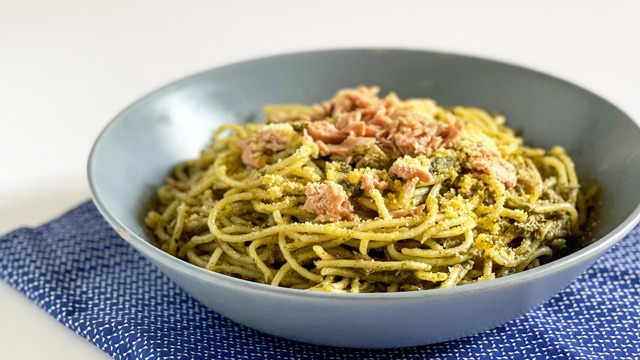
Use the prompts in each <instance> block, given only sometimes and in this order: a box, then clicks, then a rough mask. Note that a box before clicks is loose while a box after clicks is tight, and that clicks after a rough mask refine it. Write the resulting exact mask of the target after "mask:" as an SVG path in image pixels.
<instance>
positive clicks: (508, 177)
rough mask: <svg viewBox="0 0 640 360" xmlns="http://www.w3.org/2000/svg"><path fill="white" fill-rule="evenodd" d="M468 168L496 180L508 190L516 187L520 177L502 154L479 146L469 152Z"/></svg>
mask: <svg viewBox="0 0 640 360" xmlns="http://www.w3.org/2000/svg"><path fill="white" fill-rule="evenodd" d="M468 154H469V157H470V159H469V162H468V166H469V168H471V169H472V170H475V171H478V172H481V173H484V174H487V175H489V176H492V177H494V178H496V179H497V180H498V181H500V182H501V183H503V184H504V185H505V186H506V187H507V188H512V187H514V186H515V185H516V183H517V181H518V177H517V175H516V169H515V167H514V166H513V165H512V164H510V163H509V162H508V161H506V160H505V159H503V158H502V156H501V155H500V152H498V151H497V150H493V149H491V148H489V147H487V146H484V145H477V146H475V147H473V148H471V150H469V152H468Z"/></svg>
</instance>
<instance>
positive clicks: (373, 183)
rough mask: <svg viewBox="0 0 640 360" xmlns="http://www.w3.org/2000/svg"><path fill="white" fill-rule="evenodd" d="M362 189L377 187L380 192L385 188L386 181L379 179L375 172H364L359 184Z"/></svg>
mask: <svg viewBox="0 0 640 360" xmlns="http://www.w3.org/2000/svg"><path fill="white" fill-rule="evenodd" d="M360 188H361V189H362V190H365V191H366V190H371V189H377V190H378V191H380V192H382V191H383V190H384V189H386V188H387V182H386V181H384V180H381V179H380V177H379V176H378V175H377V174H376V173H366V174H365V175H363V176H362V185H360Z"/></svg>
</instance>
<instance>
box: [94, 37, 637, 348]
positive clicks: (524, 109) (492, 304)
mask: <svg viewBox="0 0 640 360" xmlns="http://www.w3.org/2000/svg"><path fill="white" fill-rule="evenodd" d="M360 84H364V85H379V86H380V87H381V89H382V91H381V92H382V93H383V94H385V93H386V92H388V91H395V92H396V93H397V94H398V95H399V96H400V97H401V98H408V97H430V98H434V99H436V100H437V101H438V102H439V103H440V104H442V105H445V106H446V105H457V104H460V105H473V106H478V107H482V108H485V109H488V110H490V111H498V112H501V113H504V114H505V115H506V117H507V119H508V124H509V125H510V126H512V127H514V128H517V129H520V130H522V132H523V134H524V138H525V140H526V141H527V143H528V144H531V145H534V146H540V147H545V148H549V147H551V146H553V145H555V144H559V145H562V146H564V147H565V148H566V149H567V151H568V153H569V155H570V156H571V157H572V158H573V159H574V161H575V163H576V168H577V172H578V174H579V176H581V178H582V182H583V183H585V184H586V185H589V184H593V183H597V184H598V185H599V186H600V187H601V194H602V204H601V207H600V215H599V216H600V219H599V224H598V226H597V230H596V236H597V240H596V241H595V242H593V243H592V244H591V245H589V246H587V247H585V248H583V249H581V250H579V251H577V252H575V253H572V254H570V255H568V256H566V257H563V258H561V259H558V260H555V261H553V262H551V263H549V264H546V265H543V266H540V267H538V268H535V269H533V270H528V271H525V272H522V273H518V274H515V275H511V276H507V277H504V278H500V279H496V280H492V281H487V282H482V283H476V284H469V285H463V286H459V287H454V288H450V289H436V290H428V291H419V292H404V293H377V294H330V293H318V292H310V291H304V290H294V289H287V288H278V287H273V286H269V285H262V284H258V283H253V282H249V281H244V280H239V279H236V278H232V277H229V276H225V275H220V274H217V273H213V272H210V271H206V270H204V269H201V268H198V267H196V266H194V265H191V264H189V263H187V262H184V261H182V260H179V259H177V258H175V257H172V256H170V255H168V254H166V253H164V252H163V251H161V250H159V249H158V248H156V247H154V246H153V245H152V244H151V241H152V240H151V239H150V238H149V236H148V235H147V233H146V232H145V229H144V226H143V217H144V214H145V212H146V211H147V210H148V208H147V206H148V204H149V200H150V198H151V197H152V196H153V194H154V191H155V188H156V187H157V186H159V185H160V184H161V183H162V182H163V179H164V177H165V176H166V175H167V174H168V173H169V171H170V169H171V168H172V167H173V166H174V165H176V164H177V163H178V162H180V161H183V160H186V159H188V158H193V157H196V156H198V154H199V150H200V149H201V148H203V147H204V146H205V145H206V144H207V143H208V141H209V140H210V136H211V133H212V131H213V130H214V129H215V128H217V127H218V126H219V125H221V124H222V123H225V122H234V121H236V122H241V121H246V120H247V119H259V118H260V117H261V108H262V106H263V105H264V104H268V103H292V102H297V103H315V102H319V101H322V100H324V99H328V98H330V97H331V96H332V95H333V94H334V93H335V91H336V90H338V89H340V88H344V87H353V86H357V85H360ZM88 175H89V182H90V185H91V190H92V193H93V199H94V201H95V203H96V205H97V207H98V208H99V210H100V212H101V213H102V214H103V215H104V217H105V218H106V219H107V220H108V221H109V223H110V224H111V225H112V226H113V227H114V228H115V229H116V230H117V232H118V233H119V234H120V235H121V236H122V237H123V238H124V239H125V240H126V241H128V242H129V243H130V244H131V245H132V246H133V247H134V248H135V249H136V250H138V251H140V252H141V253H142V254H143V255H144V256H145V257H147V258H148V259H149V260H151V261H152V262H153V263H154V264H155V265H157V266H158V267H159V268H160V269H161V270H162V271H163V272H164V273H165V274H166V275H168V276H169V277H170V278H171V279H172V280H173V281H175V282H176V283H177V284H178V285H179V286H180V287H182V288H183V289H184V290H186V291H187V292H188V293H190V294H191V295H192V296H193V297H195V298H196V299H198V300H199V301H201V302H202V303H203V304H205V305H206V306H208V307H209V308H211V309H213V310H214V311H216V312H218V313H220V314H221V315H224V316H226V317H228V318H230V319H232V320H234V321H236V322H238V323H241V324H244V325H247V326H249V327H251V328H254V329H257V330H261V331H264V332H267V333H269V334H273V335H276V336H281V337H285V338H289V339H294V340H299V341H304V342H309V343H315V344H323V345H333V346H344V347H365V348H384V347H403V346H413V345H423V344H430V343H436V342H441V341H446V340H451V339H455V338H459V337H463V336H468V335H472V334H474V333H477V332H480V331H483V330H486V329H490V328H493V327H496V326H498V325H501V324H503V323H505V322H507V321H510V320H512V319H515V318H517V317H519V316H521V315H523V314H525V313H526V312H527V311H530V310H531V309H533V308H534V307H536V306H537V305H539V304H541V303H542V302H544V301H546V300H548V299H549V298H551V297H552V296H553V295H554V294H556V293H558V292H559V291H560V290H561V289H563V288H564V287H566V286H567V285H568V284H569V283H570V282H571V281H572V280H573V279H574V278H575V277H576V276H577V275H578V274H580V273H581V272H582V271H584V270H585V269H586V268H587V267H589V266H590V265H591V264H592V263H593V262H594V261H595V260H596V259H598V258H599V257H600V256H602V255H603V254H604V253H605V252H606V251H607V250H608V249H609V248H610V247H611V246H613V245H614V244H615V243H616V242H617V241H618V240H620V239H621V238H622V237H623V236H624V235H625V234H626V233H627V232H629V231H630V230H631V229H632V228H633V226H634V225H635V224H636V223H637V222H638V220H639V218H640V206H639V204H640V186H638V184H640V129H639V128H638V126H637V125H636V124H635V123H634V122H633V121H632V120H631V119H630V118H629V117H628V116H627V115H625V114H624V113H623V112H622V111H620V110H619V109H617V108H616V107H615V106H614V105H612V104H610V103H609V102H607V101H606V100H604V99H602V98H601V97H599V96H597V95H594V94H593V93H591V92H589V91H587V90H585V89H582V88H580V87H578V86H575V85H573V84H570V83H568V82H566V81H563V80H560V79H557V78H554V77H551V76H548V75H545V74H542V73H540V72H536V71H532V70H528V69H524V68H521V67H517V66H513V65H508V64H504V63H500V62H496V61H490V60H484V59H478V58H474V57H468V56H460V55H452V54H444V53H436V52H427V51H413V50H395V49H350V50H330V51H317V52H305V53H297V54H287V55H280V56H274V57H268V58H263V59H257V60H251V61H246V62H241V63H237V64H233V65H229V66H224V67H220V68H217V69H213V70H209V71H205V72H202V73H199V74H196V75H193V76H190V77H187V78H185V79H182V80H179V81H177V82H175V83H172V84H170V85H168V86H165V87H163V88H161V89H159V90H157V91H155V92H153V93H151V94H149V95H147V96H145V97H143V98H141V99H140V100H138V101H136V102H135V103H133V104H132V105H131V106H129V107H128V108H127V109H126V110H124V111H123V112H122V113H120V114H119V115H118V116H117V117H116V118H115V119H114V120H113V121H112V122H111V123H110V124H109V125H108V126H107V127H106V128H105V129H104V131H103V132H102V133H101V134H100V136H99V138H98V139H97V141H96V143H95V145H94V147H93V150H92V152H91V155H90V159H89V167H88Z"/></svg>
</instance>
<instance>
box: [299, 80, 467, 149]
mask: <svg viewBox="0 0 640 360" xmlns="http://www.w3.org/2000/svg"><path fill="white" fill-rule="evenodd" d="M379 91H380V89H379V88H377V87H371V88H367V87H363V86H361V87H358V88H355V89H346V90H343V91H341V92H339V93H338V95H337V96H336V98H335V99H334V100H333V106H332V107H331V106H329V105H327V104H326V103H325V104H323V105H322V106H320V105H317V106H316V107H314V109H316V110H315V112H314V113H313V115H315V116H317V115H319V114H323V113H324V114H326V113H327V112H328V111H330V110H331V112H332V116H333V118H334V119H337V120H331V118H330V117H329V116H327V117H326V118H325V119H324V120H319V121H317V120H318V119H317V118H314V117H313V116H307V120H308V121H309V123H308V125H307V130H308V134H309V136H311V138H313V140H314V141H316V142H317V141H321V142H322V143H324V144H319V146H320V149H321V152H322V154H323V155H337V156H339V157H341V158H342V159H347V158H350V155H355V154H354V153H353V151H350V150H349V149H347V148H346V147H345V145H346V144H342V142H343V141H345V139H347V136H348V137H355V138H364V139H368V140H366V141H364V142H366V143H367V144H371V145H377V146H378V147H379V148H380V149H381V150H382V151H383V152H384V153H385V158H387V159H395V158H397V157H399V156H402V155H410V156H414V157H415V156H419V155H429V154H430V153H431V152H432V151H434V150H437V149H438V148H440V147H453V146H455V145H456V144H457V140H458V139H459V138H460V135H461V133H462V131H463V129H464V126H463V123H462V121H461V120H459V119H458V118H456V117H455V116H454V115H452V114H447V117H446V118H445V119H444V120H435V119H434V118H432V117H430V116H428V115H424V114H420V113H416V112H414V111H410V110H408V109H400V108H398V106H399V104H400V100H399V99H398V97H397V95H395V94H394V93H390V94H389V95H387V96H386V97H384V98H382V99H379V98H378V97H377V94H378V92H379ZM298 120H299V119H298ZM331 144H334V145H338V146H331ZM323 149H324V151H322V150H323Z"/></svg>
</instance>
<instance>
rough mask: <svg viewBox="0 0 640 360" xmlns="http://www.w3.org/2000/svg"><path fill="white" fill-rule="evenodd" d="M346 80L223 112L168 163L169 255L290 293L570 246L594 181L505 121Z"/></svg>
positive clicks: (154, 214) (447, 276)
mask: <svg viewBox="0 0 640 360" xmlns="http://www.w3.org/2000/svg"><path fill="white" fill-rule="evenodd" d="M378 93H379V88H377V87H364V86H360V87H357V88H351V89H342V90H340V91H338V92H337V94H336V95H335V96H334V97H333V98H332V99H331V100H329V101H325V102H323V103H320V104H317V105H312V106H302V105H269V106H266V107H265V114H266V122H265V123H262V124H256V123H254V124H244V125H240V124H226V125H224V126H222V127H221V128H219V129H218V130H216V132H215V134H214V136H213V140H212V142H211V144H210V145H209V146H208V147H206V148H205V149H203V150H202V152H201V154H200V156H199V157H198V158H195V159H191V160H188V161H185V162H183V163H181V164H179V165H177V166H176V167H175V168H174V170H173V172H172V174H171V175H170V176H169V177H167V178H166V182H165V184H164V185H163V186H161V187H160V188H159V189H158V190H157V196H156V197H157V199H156V200H157V201H155V204H154V206H153V207H152V209H151V210H150V211H149V212H148V214H147V216H146V218H145V224H146V225H147V227H148V229H149V230H150V232H152V233H153V236H154V237H155V239H156V240H157V244H158V246H159V247H160V248H161V249H162V250H164V251H166V252H167V253H169V254H171V255H174V256H177V257H179V258H181V259H184V260H186V261H189V262H190V263H192V264H194V265H196V266H199V267H202V268H205V269H209V270H211V271H215V272H218V273H222V274H226V275H230V276H234V277H237V278H242V279H246V280H250V281H255V282H260V283H265V284H271V285H274V286H284V287H291V288H297V289H308V290H315V291H330V292H396V291H411V290H424V289H433V288H439V287H443V288H444V287H451V286H456V285H462V284H468V283H473V282H480V281H486V280H490V279H494V278H497V277H502V276H506V275H509V274H513V273H516V272H521V271H524V270H526V269H530V268H533V267H536V266H540V265H541V264H543V263H545V262H548V261H550V260H552V259H553V258H554V257H556V256H558V254H559V253H561V252H562V251H563V249H566V248H568V247H573V246H575V243H576V242H577V241H578V239H579V236H580V234H581V232H582V231H584V229H585V228H586V225H587V224H588V223H589V214H590V211H591V208H592V207H593V206H594V204H595V197H596V194H597V189H596V188H593V189H589V190H588V191H586V192H585V193H583V192H581V189H580V183H579V181H578V178H577V176H576V172H575V170H574V165H573V162H572V160H571V158H570V157H569V156H568V155H567V154H566V152H565V150H564V149H563V148H562V147H559V146H555V147H553V148H551V149H550V150H548V151H547V150H544V149H540V148H532V147H527V146H525V145H524V144H523V140H522V138H521V137H519V136H518V135H517V134H516V132H515V131H514V130H513V129H511V128H509V127H507V126H506V125H505V121H506V119H505V117H504V116H502V115H499V114H498V115H491V114H489V113H487V112H486V111H485V110H482V109H479V108H474V107H461V106H456V107H451V108H444V107H441V106H439V105H438V104H437V103H436V102H435V101H433V100H430V99H408V100H404V101H402V100H400V99H399V98H398V97H397V96H396V95H395V94H394V93H389V94H388V95H387V96H385V97H382V98H381V97H378Z"/></svg>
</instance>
